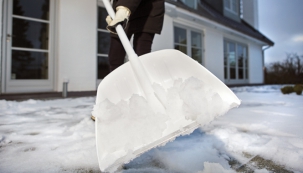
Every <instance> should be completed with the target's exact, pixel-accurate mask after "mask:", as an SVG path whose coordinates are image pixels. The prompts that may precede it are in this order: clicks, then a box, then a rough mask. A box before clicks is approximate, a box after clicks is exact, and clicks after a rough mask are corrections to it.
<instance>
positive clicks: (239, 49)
mask: <svg viewBox="0 0 303 173" xmlns="http://www.w3.org/2000/svg"><path fill="white" fill-rule="evenodd" d="M237 57H238V67H243V65H244V63H243V61H244V53H243V46H241V45H237Z"/></svg>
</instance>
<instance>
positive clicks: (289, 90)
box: [281, 86, 295, 94]
mask: <svg viewBox="0 0 303 173" xmlns="http://www.w3.org/2000/svg"><path fill="white" fill-rule="evenodd" d="M281 92H282V93H283V94H290V93H293V92H295V90H294V87H293V86H285V87H283V88H281Z"/></svg>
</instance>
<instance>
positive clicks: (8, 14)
mask: <svg viewBox="0 0 303 173" xmlns="http://www.w3.org/2000/svg"><path fill="white" fill-rule="evenodd" d="M12 3H13V1H12V0H5V4H6V8H5V9H6V11H5V12H4V15H5V19H6V20H7V21H6V22H5V23H4V25H3V26H4V29H5V31H4V32H3V35H5V38H3V43H5V44H4V45H3V47H5V53H3V54H2V55H4V57H6V58H5V65H6V68H5V70H3V72H4V73H5V74H4V75H5V80H3V83H5V84H4V88H3V89H2V92H3V93H20V92H46V91H54V86H55V85H54V76H55V74H54V73H55V72H54V62H55V60H54V58H55V56H54V55H55V52H54V47H55V43H54V39H55V35H54V34H55V26H54V25H55V6H56V4H55V1H50V2H49V3H50V6H49V13H50V17H49V21H45V20H40V19H34V20H33V19H32V18H30V17H20V16H18V15H13V14H12V8H13V4H12ZM13 18H21V19H26V20H31V21H36V22H41V23H47V24H48V27H49V29H48V32H49V33H48V34H49V37H48V49H35V48H34V49H32V48H21V47H13V46H12V40H10V41H6V35H7V34H9V35H12V21H13ZM11 50H21V51H31V52H43V53H48V57H47V58H48V59H47V62H48V68H47V75H48V76H47V77H48V79H11V70H12V69H11V62H12V57H11Z"/></svg>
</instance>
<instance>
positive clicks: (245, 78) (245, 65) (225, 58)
mask: <svg viewBox="0 0 303 173" xmlns="http://www.w3.org/2000/svg"><path fill="white" fill-rule="evenodd" d="M229 44H234V45H235V78H231V74H230V70H231V67H230V61H229V58H228V56H229V55H226V54H229V46H228V45H229ZM238 46H242V49H243V52H244V53H243V61H242V63H243V64H242V67H240V66H239V57H240V56H239V55H240V54H239V50H238ZM248 48H249V47H248V45H247V44H244V43H241V42H238V41H235V40H231V39H226V38H224V40H223V55H224V56H223V63H224V64H223V68H224V70H223V72H224V80H225V83H227V84H240V83H248V81H249V56H248V55H249V54H248V51H249V50H248ZM225 61H226V63H225ZM239 69H242V76H243V77H242V78H239Z"/></svg>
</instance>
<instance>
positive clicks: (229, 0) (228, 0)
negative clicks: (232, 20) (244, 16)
mask: <svg viewBox="0 0 303 173" xmlns="http://www.w3.org/2000/svg"><path fill="white" fill-rule="evenodd" d="M233 3H235V5H236V6H235V9H233ZM227 5H228V6H227ZM238 8H239V5H238V3H237V0H224V9H225V10H226V11H228V12H231V13H233V14H236V15H238V14H239V9H238Z"/></svg>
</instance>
